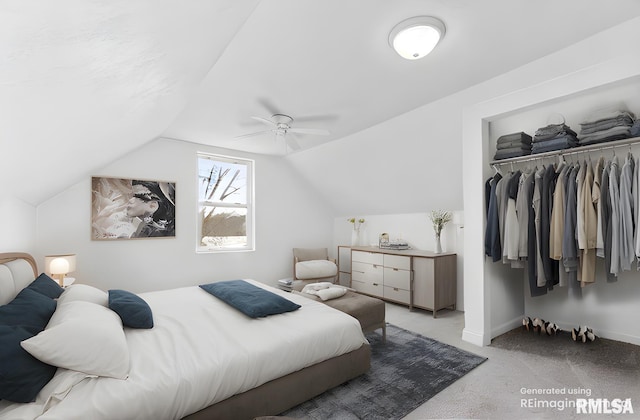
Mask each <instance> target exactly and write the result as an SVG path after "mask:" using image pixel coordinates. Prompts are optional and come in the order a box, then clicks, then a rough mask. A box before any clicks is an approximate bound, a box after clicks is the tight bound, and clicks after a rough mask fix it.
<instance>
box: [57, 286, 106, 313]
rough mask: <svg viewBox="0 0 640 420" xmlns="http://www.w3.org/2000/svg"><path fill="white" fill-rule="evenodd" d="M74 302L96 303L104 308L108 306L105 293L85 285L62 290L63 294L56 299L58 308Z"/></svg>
mask: <svg viewBox="0 0 640 420" xmlns="http://www.w3.org/2000/svg"><path fill="white" fill-rule="evenodd" d="M76 300H82V301H85V302H92V303H96V304H98V305H102V306H104V307H105V308H106V307H108V306H109V295H108V294H107V292H105V291H104V290H100V289H97V288H95V287H93V286H89V285H87V284H72V285H71V286H68V287H67V288H66V289H64V292H62V294H61V295H60V297H59V298H58V306H60V305H62V304H64V303H68V302H74V301H76Z"/></svg>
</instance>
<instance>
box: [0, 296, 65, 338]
mask: <svg viewBox="0 0 640 420" xmlns="http://www.w3.org/2000/svg"><path fill="white" fill-rule="evenodd" d="M55 310H56V301H55V300H53V299H51V298H50V297H47V296H45V295H42V294H40V293H38V292H35V291H33V290H31V289H29V288H27V289H22V291H21V292H20V293H18V295H17V296H16V297H15V298H14V299H13V300H12V301H11V302H9V303H7V304H6V305H3V306H0V324H1V325H23V326H30V327H35V328H37V329H38V332H39V331H42V330H43V329H44V327H46V326H47V324H48V323H49V319H51V315H53V313H54V312H55Z"/></svg>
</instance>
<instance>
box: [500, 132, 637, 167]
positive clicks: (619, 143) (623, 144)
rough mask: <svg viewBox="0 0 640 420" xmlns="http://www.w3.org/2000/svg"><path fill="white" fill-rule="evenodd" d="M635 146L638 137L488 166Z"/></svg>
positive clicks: (555, 151)
mask: <svg viewBox="0 0 640 420" xmlns="http://www.w3.org/2000/svg"><path fill="white" fill-rule="evenodd" d="M635 144H640V137H632V138H628V139H622V140H614V141H609V142H605V143H597V144H589V145H587V146H578V147H572V148H571V149H561V150H553V151H551V152H544V153H536V154H533V155H526V156H518V157H513V158H508V159H500V160H492V161H491V162H490V163H489V164H490V165H491V166H493V165H504V164H505V163H518V162H529V161H532V160H540V159H545V158H550V157H556V156H568V155H575V154H579V153H585V152H597V151H599V150H606V149H614V148H617V147H626V146H629V147H631V146H633V145H635Z"/></svg>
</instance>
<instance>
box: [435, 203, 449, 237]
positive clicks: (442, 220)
mask: <svg viewBox="0 0 640 420" xmlns="http://www.w3.org/2000/svg"><path fill="white" fill-rule="evenodd" d="M429 218H430V219H431V222H432V223H433V230H434V231H435V232H436V236H437V237H440V233H442V229H444V227H445V226H446V224H447V223H449V222H450V221H451V219H452V215H451V213H450V212H448V211H443V210H432V211H431V214H430V215H429Z"/></svg>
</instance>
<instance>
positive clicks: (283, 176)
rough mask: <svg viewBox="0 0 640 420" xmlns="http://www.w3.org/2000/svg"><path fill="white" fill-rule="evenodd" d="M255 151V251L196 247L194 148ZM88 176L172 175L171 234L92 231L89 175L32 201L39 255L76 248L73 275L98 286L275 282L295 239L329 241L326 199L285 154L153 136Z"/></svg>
mask: <svg viewBox="0 0 640 420" xmlns="http://www.w3.org/2000/svg"><path fill="white" fill-rule="evenodd" d="M198 151H203V152H208V153H220V154H224V155H235V156H238V157H248V158H251V159H255V162H256V163H255V175H256V176H255V179H256V251H255V252H237V253H218V254H196V252H195V246H196V211H197V210H196V200H197V190H196V185H197V181H196V180H197V173H196V152H198ZM93 175H94V176H110V177H118V178H138V179H157V180H166V181H175V182H176V201H177V203H176V204H177V206H176V237H175V238H173V239H170V238H159V239H137V240H118V241H92V240H91V239H90V217H91V216H90V207H91V185H90V178H89V177H88V178H87V179H86V180H84V181H82V182H80V183H78V184H76V185H73V186H72V187H71V188H69V189H67V190H66V191H64V192H62V193H61V194H59V195H57V196H56V197H54V198H52V199H50V200H48V201H47V202H45V203H43V204H42V205H40V206H38V209H37V211H38V223H37V231H38V247H37V257H38V261H43V258H44V255H46V254H50V253H51V254H57V253H76V254H77V258H78V262H77V265H78V268H77V271H76V273H75V275H74V277H76V278H77V281H78V282H81V283H86V284H91V285H94V286H96V287H99V288H102V289H109V288H123V289H127V290H130V291H133V292H141V291H149V290H159V289H167V288H174V287H180V286H185V285H194V284H201V283H208V282H212V281H217V280H226V279H234V278H253V279H256V280H259V281H262V282H265V283H270V284H275V281H276V280H277V279H279V278H284V277H289V276H291V270H292V250H291V249H292V248H293V247H330V246H331V245H332V242H333V239H332V232H333V216H332V215H333V213H332V210H331V207H329V206H328V205H327V203H325V202H324V201H323V200H322V199H320V198H318V196H317V194H315V193H314V191H313V190H311V189H310V188H309V187H308V185H305V184H304V182H302V181H301V180H300V178H299V176H298V175H297V174H296V173H295V172H294V171H292V170H291V168H290V167H289V165H288V164H287V162H286V161H284V160H283V159H279V158H276V157H269V156H257V155H249V154H246V153H240V152H237V153H236V152H231V151H228V150H223V149H216V148H212V147H206V146H200V145H195V144H192V143H187V142H179V141H175V140H167V139H157V140H155V141H153V142H151V143H149V144H147V145H146V146H144V147H142V148H140V149H138V150H136V151H134V152H133V153H131V154H129V155H128V156H126V157H123V158H122V159H119V160H118V161H116V162H113V163H112V164H110V165H108V166H107V167H105V168H103V169H101V170H98V171H96V173H95V174H93Z"/></svg>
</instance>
